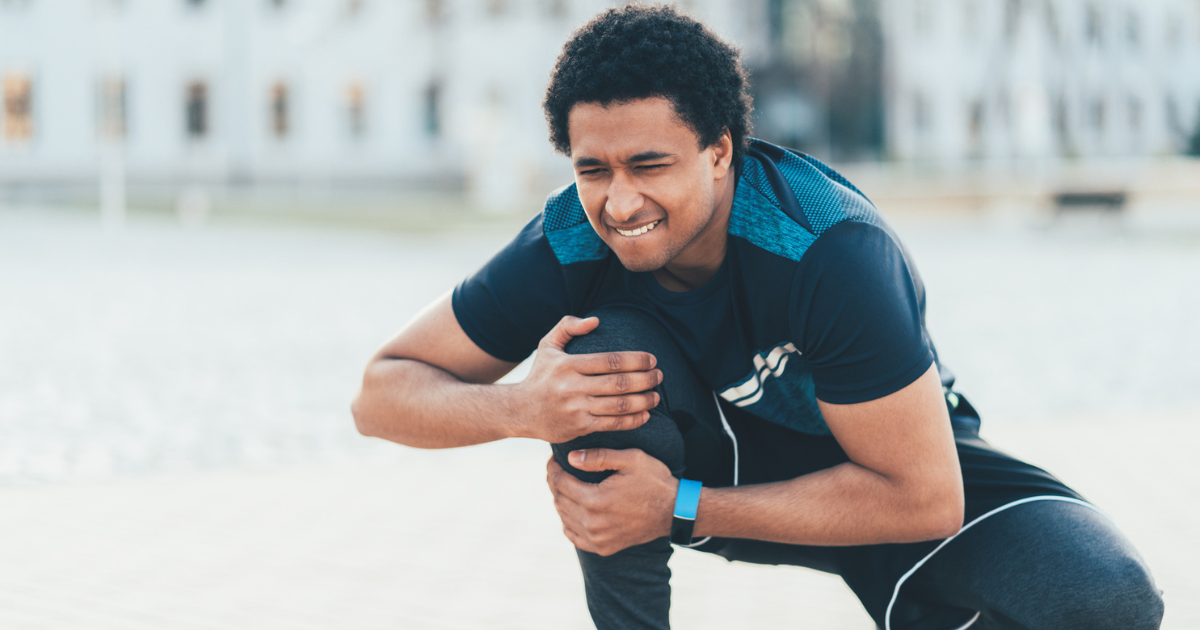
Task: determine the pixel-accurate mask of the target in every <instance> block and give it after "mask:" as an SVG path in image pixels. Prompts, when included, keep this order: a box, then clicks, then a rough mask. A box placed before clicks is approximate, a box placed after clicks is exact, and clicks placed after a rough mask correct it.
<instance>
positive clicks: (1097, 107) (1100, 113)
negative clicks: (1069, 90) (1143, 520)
mask: <svg viewBox="0 0 1200 630" xmlns="http://www.w3.org/2000/svg"><path fill="white" fill-rule="evenodd" d="M1089 109H1090V112H1089V118H1090V119H1091V123H1092V129H1093V130H1095V131H1096V133H1104V113H1105V112H1104V98H1103V97H1098V98H1094V99H1092V104H1091V107H1090V108H1089Z"/></svg>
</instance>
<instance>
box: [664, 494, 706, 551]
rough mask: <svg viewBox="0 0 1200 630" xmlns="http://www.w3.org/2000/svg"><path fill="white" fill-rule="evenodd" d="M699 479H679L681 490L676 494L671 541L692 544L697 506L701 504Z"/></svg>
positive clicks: (677, 543) (679, 543)
mask: <svg viewBox="0 0 1200 630" xmlns="http://www.w3.org/2000/svg"><path fill="white" fill-rule="evenodd" d="M701 487H702V484H701V483H700V482H699V481H692V480H691V479H680V480H679V492H678V493H676V494H675V516H674V518H672V519H671V542H673V543H675V544H676V545H690V544H692V530H693V529H694V528H695V525H696V506H698V505H700V488H701Z"/></svg>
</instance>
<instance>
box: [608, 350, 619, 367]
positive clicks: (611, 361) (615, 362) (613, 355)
mask: <svg viewBox="0 0 1200 630" xmlns="http://www.w3.org/2000/svg"><path fill="white" fill-rule="evenodd" d="M605 360H606V361H608V367H609V369H611V370H619V369H621V354H620V353H618V352H609V353H607V354H606V355H605Z"/></svg>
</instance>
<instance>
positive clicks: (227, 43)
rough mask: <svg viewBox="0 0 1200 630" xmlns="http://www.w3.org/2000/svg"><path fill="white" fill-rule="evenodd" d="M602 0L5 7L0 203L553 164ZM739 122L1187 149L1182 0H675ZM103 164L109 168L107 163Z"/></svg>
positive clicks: (480, 173)
mask: <svg viewBox="0 0 1200 630" xmlns="http://www.w3.org/2000/svg"><path fill="white" fill-rule="evenodd" d="M613 4H617V2H615V1H613V0H0V90H2V92H3V95H2V96H3V101H2V107H3V109H2V110H0V192H3V190H5V189H8V190H13V189H15V188H18V187H37V186H43V187H52V186H60V187H62V186H65V187H71V186H74V187H76V188H79V189H87V188H88V187H91V188H92V189H94V188H95V187H96V184H97V181H98V179H100V174H101V173H108V174H109V175H110V176H111V177H110V179H112V178H113V177H117V176H118V175H119V176H120V177H122V178H124V179H125V180H127V181H128V182H129V185H130V188H131V189H132V190H133V191H134V195H135V196H136V191H137V190H138V189H139V187H140V188H142V189H146V188H157V189H160V190H168V191H169V190H180V189H185V188H189V187H191V188H194V187H196V186H206V187H225V188H229V187H236V186H248V187H254V188H259V189H261V188H270V187H272V186H278V187H284V188H288V187H290V188H293V189H296V188H298V189H306V190H309V189H313V188H314V187H315V188H325V189H330V190H347V189H350V190H359V189H370V188H385V189H386V188H396V189H403V188H412V187H442V188H447V189H452V190H459V189H465V190H467V191H469V193H470V195H471V197H472V198H473V201H474V202H475V204H476V205H478V206H481V207H484V208H496V209H503V208H510V207H514V206H519V205H522V204H525V203H527V202H528V201H529V200H530V199H534V198H538V197H540V196H542V195H544V194H545V192H546V191H547V190H549V189H550V188H552V187H554V186H557V185H559V184H560V183H561V182H562V181H564V180H566V179H567V178H569V176H570V175H569V168H568V166H567V164H566V161H565V160H563V159H562V158H561V157H558V156H556V155H554V153H553V152H552V150H551V149H550V146H549V143H548V142H547V140H546V129H545V122H544V120H543V117H542V112H541V104H540V103H541V98H542V95H543V91H544V89H545V83H546V80H547V78H548V76H549V72H550V69H551V67H552V65H553V62H554V60H555V58H556V57H557V55H558V52H559V50H560V49H561V46H562V44H563V42H564V41H565V39H566V38H567V37H568V36H569V34H570V32H571V31H572V29H574V28H576V27H577V26H578V25H580V24H581V23H583V22H584V21H586V20H587V19H588V18H589V17H591V16H592V15H594V14H595V13H596V12H598V11H600V10H602V9H603V8H605V7H606V6H611V5H613ZM679 4H680V5H681V8H682V9H684V10H685V11H688V12H691V13H692V14H694V15H697V16H698V17H700V18H701V19H703V20H705V21H706V22H707V23H708V24H710V25H712V27H713V28H714V29H715V30H716V31H718V32H719V33H720V34H721V35H722V36H724V37H726V38H727V39H729V40H730V41H732V42H734V43H736V44H737V45H739V46H741V47H742V48H743V50H744V59H745V62H746V63H747V65H748V66H749V67H750V68H751V71H752V86H753V90H754V93H755V99H756V107H757V113H756V135H759V136H760V137H764V138H766V139H768V140H772V141H776V142H780V143H783V144H786V145H789V146H795V147H798V148H801V149H803V150H807V151H809V152H812V153H814V154H816V155H818V156H820V157H822V158H825V159H832V160H835V161H846V160H862V159H880V158H896V159H902V160H934V161H937V160H942V161H963V160H979V161H982V162H987V161H989V160H1000V161H1002V160H1009V159H1041V158H1071V157H1076V156H1078V157H1084V158H1089V157H1102V156H1129V155H1134V156H1153V155H1163V154H1171V153H1178V152H1180V151H1183V150H1185V149H1187V144H1188V142H1189V138H1191V139H1192V140H1191V142H1192V143H1193V144H1194V145H1196V146H1194V147H1193V150H1194V151H1196V152H1200V71H1198V70H1197V69H1198V68H1200V2H1196V1H1195V0H1142V1H1140V2H1137V3H1133V2H1128V1H1126V0H886V1H885V0H741V1H738V0H691V1H686V2H680V3H679ZM114 174H116V175H114Z"/></svg>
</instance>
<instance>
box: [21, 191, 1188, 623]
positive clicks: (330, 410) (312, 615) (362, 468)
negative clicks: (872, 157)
mask: <svg viewBox="0 0 1200 630" xmlns="http://www.w3.org/2000/svg"><path fill="white" fill-rule="evenodd" d="M901 227H902V234H904V235H906V236H907V240H908V243H909V245H910V247H911V248H912V249H913V250H914V251H915V253H916V254H917V257H918V260H919V261H920V262H921V264H922V271H923V273H924V274H925V276H926V279H927V281H928V283H929V285H930V295H931V297H930V322H931V326H932V327H933V333H934V335H935V337H936V338H937V340H938V342H939V348H940V350H941V352H942V355H943V357H944V358H946V360H947V361H948V362H949V363H950V364H951V365H952V366H953V367H955V368H956V369H957V371H958V372H959V373H960V374H961V375H962V379H961V381H962V386H963V388H964V390H965V391H966V392H967V393H968V394H969V395H970V396H971V397H972V400H973V401H975V403H976V404H977V406H980V407H981V408H982V409H983V411H984V413H985V418H986V420H985V426H986V430H985V434H986V435H988V436H990V437H991V439H992V440H993V441H994V442H996V443H997V444H999V445H1001V446H1002V447H1005V448H1008V449H1009V450H1012V451H1015V452H1017V453H1019V454H1021V455H1023V456H1025V457H1027V458H1028V459H1031V460H1032V461H1034V462H1035V463H1038V464H1041V465H1043V466H1045V467H1047V468H1049V469H1050V470H1051V471H1053V472H1055V473H1057V474H1059V475H1060V476H1062V477H1064V478H1066V479H1067V480H1068V481H1069V482H1071V483H1073V484H1074V485H1075V486H1077V487H1078V488H1079V489H1080V490H1081V491H1083V492H1084V493H1085V494H1086V495H1088V496H1089V497H1090V498H1092V499H1093V500H1094V501H1096V502H1097V503H1098V504H1100V505H1101V506H1102V507H1104V508H1105V509H1106V510H1108V511H1109V512H1110V513H1111V514H1112V515H1113V517H1114V518H1115V519H1116V520H1117V521H1118V522H1119V523H1120V524H1121V525H1122V527H1123V528H1124V529H1125V530H1126V532H1127V533H1128V534H1129V536H1130V537H1131V538H1132V539H1133V540H1134V542H1135V543H1136V544H1137V545H1138V547H1139V548H1140V549H1141V550H1142V552H1143V554H1144V555H1145V556H1146V558H1147V560H1148V561H1149V563H1150V565H1151V566H1152V568H1153V569H1154V571H1155V573H1156V575H1157V577H1158V580H1159V582H1160V586H1162V587H1163V588H1164V589H1165V590H1166V598H1167V603H1168V609H1167V611H1168V612H1167V620H1166V623H1165V625H1164V627H1166V628H1175V629H1184V628H1196V627H1200V580H1198V579H1197V578H1196V577H1195V572H1194V570H1193V569H1194V567H1196V566H1200V543H1197V542H1196V541H1195V539H1194V538H1193V536H1194V533H1195V532H1196V531H1200V510H1198V509H1197V508H1196V506H1195V504H1194V503H1193V502H1192V501H1191V500H1192V499H1194V497H1197V496H1200V474H1197V473H1196V472H1195V471H1194V470H1192V469H1191V466H1192V462H1194V461H1195V458H1194V457H1192V456H1191V453H1192V451H1193V450H1194V447H1193V444H1195V443H1197V441H1198V438H1200V423H1197V420H1200V388H1197V387H1196V386H1195V384H1196V383H1197V382H1200V366H1198V365H1197V363H1196V357H1198V356H1200V335H1198V332H1197V330H1198V328H1200V327H1198V326H1197V325H1196V324H1197V315H1196V314H1197V313H1200V282H1196V278H1200V243H1198V242H1197V241H1196V240H1195V239H1194V238H1193V237H1189V236H1178V235H1162V234H1158V235H1144V234H1143V235H1138V234H1130V233H1127V232H1120V231H1116V232H1113V231H1109V230H1107V229H1100V230H1096V229H1093V228H1087V229H1084V230H1079V229H1075V228H1070V229H1066V228H1061V229H1060V228H1056V229H1050V230H1040V231H1039V230H1029V229H1024V228H1021V229H1016V228H1005V229H1002V230H996V229H992V228H988V227H986V226H982V227H981V226H979V225H966V226H962V225H960V226H957V227H932V226H930V225H928V224H925V223H920V222H918V223H912V224H910V225H902V226H901ZM504 236H505V235H503V234H499V233H486V232H478V231H468V232H459V233H455V234H426V235H379V234H376V235H372V234H365V233H355V232H328V231H323V232H322V231H315V230H312V229H301V228H288V229H275V228H272V229H267V228H262V227H245V226H231V225H225V226H207V227H204V228H200V229H195V230H184V229H181V228H179V227H177V226H174V225H172V224H169V223H155V222H145V221H143V222H138V223H135V224H133V225H131V226H130V227H129V229H127V230H125V231H124V232H122V233H115V234H105V233H103V232H101V231H100V230H99V229H98V228H96V226H94V225H93V224H92V223H91V222H90V221H88V220H85V219H83V218H81V217H79V216H75V215H63V214H56V215H46V214H44V213H38V214H28V213H14V212H7V213H5V212H0V296H2V297H0V628H89V629H90V628H255V629H257V628H274V627H278V628H586V627H588V619H587V615H586V610H585V609H584V607H583V600H582V592H581V589H582V586H581V583H580V578H579V576H578V572H577V569H576V568H575V565H574V558H573V554H572V551H571V549H570V546H569V544H568V543H567V542H566V541H565V540H564V539H562V537H561V535H560V534H559V530H558V525H557V523H556V519H555V516H554V514H553V510H552V507H551V506H550V504H549V501H548V498H547V493H546V490H545V488H544V484H543V482H542V475H543V465H544V462H545V452H544V447H543V445H539V444H534V443H527V442H513V443H507V444H495V445H486V446H482V447H475V448H471V449H464V450H460V451H454V452H421V451H415V450H410V449H404V448H401V447H394V446H390V445H385V444H375V443H371V442H370V441H368V440H364V439H362V438H359V437H358V436H357V435H356V434H355V433H354V432H353V430H352V428H351V427H350V424H349V419H348V414H347V413H346V404H347V402H348V400H349V397H350V395H351V394H352V392H353V390H354V387H355V382H356V380H357V378H358V373H359V370H360V368H361V365H362V363H363V361H364V360H365V358H366V357H367V356H368V354H369V353H370V352H371V350H372V349H373V348H374V347H375V346H376V345H377V344H378V343H379V342H380V341H381V340H382V338H383V337H385V336H386V335H387V334H389V333H390V332H391V331H392V330H394V329H395V328H396V327H397V326H398V325H399V324H400V323H402V322H403V321H404V320H405V319H406V318H407V317H409V316H411V314H412V313H413V312H415V310H416V309H417V308H419V307H420V305H422V304H424V303H425V302H427V301H428V300H429V299H431V298H432V297H434V296H436V295H437V294H439V293H440V292H441V291H443V290H445V289H446V288H448V286H450V285H451V284H452V283H453V282H454V281H455V279H456V278H458V277H460V276H461V275H462V274H463V273H466V272H467V271H468V270H470V269H471V268H473V267H474V266H476V265H477V264H479V262H480V261H481V260H483V259H486V257H487V256H488V255H489V253H490V252H491V251H493V250H494V249H495V248H496V247H497V246H498V244H499V243H501V242H502V241H503V240H504ZM672 563H673V567H674V569H675V574H676V575H675V579H674V581H673V583H674V588H675V594H676V596H675V605H674V612H673V615H674V621H675V625H676V626H677V627H679V628H734V627H741V628H852V629H863V630H865V629H866V628H869V627H870V626H871V624H870V621H869V619H867V617H866V615H865V614H864V613H863V612H862V611H861V610H860V609H859V608H858V607H857V605H856V604H855V602H854V600H853V597H852V595H850V594H849V592H848V591H847V590H846V589H845V587H844V586H842V585H841V584H840V582H839V581H838V580H836V579H835V578H832V577H831V576H826V575H821V574H817V573H814V572H810V571H805V570H800V569H791V568H775V567H757V566H745V565H729V564H727V563H725V562H724V561H722V560H719V559H716V558H711V557H707V556H705V555H703V554H699V553H690V552H681V553H678V554H676V556H675V558H674V560H673V561H672Z"/></svg>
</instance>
